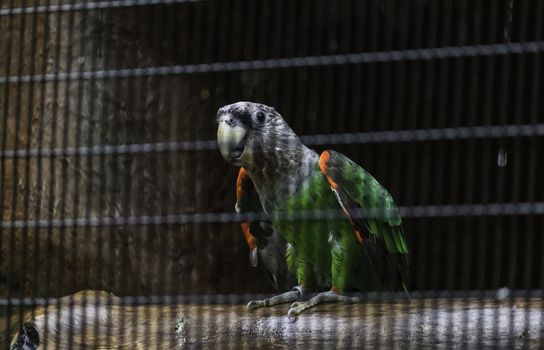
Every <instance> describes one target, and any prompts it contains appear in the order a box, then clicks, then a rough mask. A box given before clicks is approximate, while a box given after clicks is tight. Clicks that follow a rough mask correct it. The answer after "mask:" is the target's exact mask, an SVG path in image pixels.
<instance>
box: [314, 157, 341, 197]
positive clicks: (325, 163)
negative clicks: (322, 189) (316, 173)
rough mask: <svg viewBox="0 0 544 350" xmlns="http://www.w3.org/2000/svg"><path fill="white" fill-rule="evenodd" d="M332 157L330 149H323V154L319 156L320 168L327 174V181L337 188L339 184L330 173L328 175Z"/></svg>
mask: <svg viewBox="0 0 544 350" xmlns="http://www.w3.org/2000/svg"><path fill="white" fill-rule="evenodd" d="M330 157H331V154H330V152H329V151H323V152H322V153H321V156H320V157H319V169H320V170H321V172H322V173H323V175H325V178H326V179H327V182H328V183H329V185H331V186H332V188H334V189H337V188H338V184H337V183H336V182H334V180H333V179H332V178H331V177H330V176H329V175H327V169H328V167H329V164H328V162H329V158H330Z"/></svg>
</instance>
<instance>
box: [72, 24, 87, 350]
mask: <svg viewBox="0 0 544 350" xmlns="http://www.w3.org/2000/svg"><path fill="white" fill-rule="evenodd" d="M87 18H88V15H87V14H86V13H80V14H79V33H78V34H79V37H78V39H79V57H85V55H86V54H87V51H86V48H87V45H86V43H87V40H86V38H85V30H86V28H87ZM72 30H73V29H72ZM77 70H78V72H79V77H78V79H77V99H76V109H75V110H76V116H77V117H76V118H77V119H76V121H75V123H76V124H75V137H74V140H75V147H76V148H79V147H81V143H82V140H81V139H82V137H83V136H82V134H83V130H82V124H83V118H84V115H83V113H82V110H83V92H84V90H85V85H86V82H85V81H84V80H83V79H82V78H81V75H82V72H83V71H84V70H85V66H84V64H80V65H79V67H78V69H77ZM81 164H82V161H81V156H80V155H79V154H76V155H75V156H74V168H73V173H72V176H73V178H74V189H73V191H74V192H73V194H72V220H76V219H77V218H79V217H80V215H79V212H80V202H81V198H80V187H81V176H80V174H81V172H83V171H84V168H82V166H81ZM70 230H71V247H70V250H71V261H72V279H71V289H72V290H77V289H78V288H80V286H79V285H78V279H77V277H78V275H79V274H76V271H78V270H81V271H83V269H84V266H79V264H78V263H79V261H78V257H79V253H81V254H83V255H86V254H87V247H86V246H84V247H83V249H82V251H81V252H79V250H78V236H81V237H83V238H79V239H80V240H81V241H86V239H85V236H83V235H82V234H84V233H86V232H85V231H86V229H85V228H84V227H73V228H71V229H70ZM82 282H83V283H85V282H86V281H85V277H84V278H83V279H82V280H81V282H79V283H82ZM81 302H82V300H78V303H79V304H81ZM83 302H85V300H83ZM73 308H74V299H73V298H71V299H70V315H69V324H70V325H71V326H70V331H69V334H68V341H69V342H68V348H70V349H71V348H73V347H74V327H73V326H72V325H74V324H75V319H74V310H73ZM78 320H79V321H80V322H81V323H80V324H79V329H80V332H81V334H82V340H81V343H82V344H86V317H85V313H84V314H83V315H82V317H81V319H79V318H78Z"/></svg>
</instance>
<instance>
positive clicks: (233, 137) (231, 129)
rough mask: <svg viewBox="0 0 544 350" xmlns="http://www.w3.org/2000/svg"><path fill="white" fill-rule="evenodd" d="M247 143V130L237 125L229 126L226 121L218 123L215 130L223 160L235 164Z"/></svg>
mask: <svg viewBox="0 0 544 350" xmlns="http://www.w3.org/2000/svg"><path fill="white" fill-rule="evenodd" d="M246 142H247V130H246V129H245V128H243V127H242V126H239V125H234V126H231V125H229V124H228V123H227V122H226V121H220V122H219V128H218V129H217V143H218V144H219V151H221V155H222V156H223V159H225V160H226V161H228V162H231V163H236V162H237V161H238V160H239V159H240V157H241V156H242V154H243V153H244V149H245V146H246Z"/></svg>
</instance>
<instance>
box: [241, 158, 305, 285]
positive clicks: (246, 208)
mask: <svg viewBox="0 0 544 350" xmlns="http://www.w3.org/2000/svg"><path fill="white" fill-rule="evenodd" d="M236 212H238V213H247V212H253V213H255V212H263V208H262V206H261V202H260V200H259V196H258V194H257V191H256V190H255V187H254V185H253V182H252V180H251V178H250V177H249V175H248V174H247V172H246V170H245V169H244V168H240V171H239V173H238V179H237V181H236ZM241 227H242V233H243V234H244V237H245V239H246V242H247V244H248V246H249V249H250V262H251V264H252V265H253V266H256V267H257V268H259V269H261V271H263V272H264V274H265V276H266V278H267V280H268V281H269V282H270V284H271V285H272V286H273V287H274V288H275V289H276V290H279V291H283V290H289V289H290V288H291V287H292V286H293V285H294V283H295V280H294V276H293V275H292V274H290V273H289V272H288V270H287V263H286V260H285V251H286V247H287V245H286V242H285V240H284V239H283V238H282V237H281V235H280V234H279V232H278V231H277V230H275V229H274V227H273V226H272V223H271V222H270V221H243V222H241Z"/></svg>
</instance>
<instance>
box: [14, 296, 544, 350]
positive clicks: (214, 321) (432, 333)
mask: <svg viewBox="0 0 544 350" xmlns="http://www.w3.org/2000/svg"><path fill="white" fill-rule="evenodd" d="M543 307H544V302H543V301H542V300H540V299H507V300H504V301H496V300H477V299H436V300H429V299H420V300H413V301H412V302H411V303H406V302H405V301H402V302H383V303H367V304H361V305H327V306H323V307H320V308H317V309H315V310H311V312H308V313H306V314H303V315H301V316H300V317H299V318H298V319H297V320H296V321H295V322H289V320H288V318H287V310H288V305H284V306H279V307H273V308H265V309H259V310H256V311H249V310H247V309H246V307H245V305H240V304H235V305H229V304H220V305H140V306H126V305H122V304H121V300H120V299H119V298H117V297H115V296H112V295H110V294H108V293H106V292H95V291H85V292H79V293H76V294H74V295H73V296H68V297H64V298H60V299H58V303H57V305H51V306H49V307H47V308H45V307H43V306H39V307H35V308H34V309H32V310H29V311H27V312H26V313H25V314H24V319H23V322H21V323H19V322H18V320H16V319H15V318H13V319H12V322H16V324H17V326H16V329H15V331H14V332H12V334H13V336H12V337H11V342H12V344H23V343H26V345H27V347H26V348H25V349H32V348H35V347H32V343H34V345H38V344H39V347H38V348H39V349H46V348H51V349H53V348H72V349H82V348H84V347H85V348H93V349H110V348H116V349H150V348H158V349H172V348H185V347H189V348H192V347H197V348H202V347H205V348H208V347H217V348H231V349H238V348H240V347H241V346H249V347H264V348H288V347H291V346H294V345H297V346H304V347H309V348H313V347H323V348H332V347H336V348H346V347H358V348H361V347H365V348H383V347H398V348H406V347H408V346H411V347H414V348H421V347H424V348H429V347H451V346H454V345H455V346H458V345H466V346H468V347H484V346H500V347H522V346H523V347H528V348H540V347H542V346H544V335H543V334H544V313H543ZM4 322H5V320H4ZM12 324H13V323H12ZM21 325H22V326H21ZM3 345H5V344H3ZM29 345H30V347H28V346H29ZM13 349H23V347H14V348H13Z"/></svg>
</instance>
